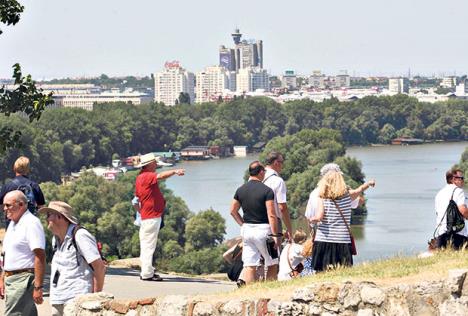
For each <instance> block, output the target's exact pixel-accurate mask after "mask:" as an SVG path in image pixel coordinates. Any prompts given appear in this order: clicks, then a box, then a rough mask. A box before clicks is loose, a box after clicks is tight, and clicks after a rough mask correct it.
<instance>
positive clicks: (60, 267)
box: [50, 224, 101, 304]
mask: <svg viewBox="0 0 468 316" xmlns="http://www.w3.org/2000/svg"><path fill="white" fill-rule="evenodd" d="M74 227H75V225H74V224H70V225H69V226H68V230H67V235H66V236H65V239H64V241H63V243H62V244H60V245H57V250H56V252H55V254H54V257H53V258H52V265H51V273H50V275H51V276H50V280H51V283H50V302H51V304H65V303H66V302H68V301H69V300H71V299H73V298H74V297H76V296H77V295H81V294H86V293H91V292H92V291H93V270H92V269H91V267H90V264H91V263H92V262H94V261H96V260H97V259H100V258H101V255H100V254H99V250H98V248H97V243H96V239H94V237H93V236H92V235H91V233H90V232H88V231H87V230H86V229H78V230H77V231H76V235H75V241H76V245H77V247H78V250H77V249H75V247H74V245H73V242H72V235H73V228H74ZM77 251H78V253H77ZM57 273H58V279H57V282H56V283H54V277H55V276H56V274H57ZM55 278H57V277H55Z"/></svg>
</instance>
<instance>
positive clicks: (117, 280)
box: [0, 268, 236, 316]
mask: <svg viewBox="0 0 468 316" xmlns="http://www.w3.org/2000/svg"><path fill="white" fill-rule="evenodd" d="M161 276H162V277H163V278H164V281H163V282H145V281H141V280H140V278H139V274H138V271H137V270H131V269H120V268H108V270H107V273H106V280H105V283H104V292H108V293H111V294H113V295H114V296H115V298H116V299H136V298H145V297H154V296H159V295H173V294H179V295H196V294H210V293H219V292H224V291H226V292H227V291H231V290H233V289H235V288H236V287H235V283H233V282H226V281H217V280H205V279H197V278H186V277H181V276H175V275H164V274H161ZM46 278H47V279H46V280H45V285H47V288H46V289H45V292H44V296H45V301H44V303H43V304H42V305H39V306H38V309H39V315H40V316H46V315H50V305H49V298H48V296H49V291H48V284H49V278H48V276H47V277H46ZM3 311H4V301H0V315H2V314H3Z"/></svg>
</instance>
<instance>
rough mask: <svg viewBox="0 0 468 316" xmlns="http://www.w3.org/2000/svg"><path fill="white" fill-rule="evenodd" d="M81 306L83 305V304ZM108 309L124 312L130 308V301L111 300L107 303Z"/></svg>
mask: <svg viewBox="0 0 468 316" xmlns="http://www.w3.org/2000/svg"><path fill="white" fill-rule="evenodd" d="M81 306H82V307H83V304H82V305H81ZM109 309H111V310H113V311H114V312H116V313H119V314H126V313H127V312H128V310H129V309H130V302H128V301H127V302H126V301H117V300H113V301H111V302H110V304H109Z"/></svg>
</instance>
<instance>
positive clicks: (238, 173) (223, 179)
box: [166, 142, 468, 262]
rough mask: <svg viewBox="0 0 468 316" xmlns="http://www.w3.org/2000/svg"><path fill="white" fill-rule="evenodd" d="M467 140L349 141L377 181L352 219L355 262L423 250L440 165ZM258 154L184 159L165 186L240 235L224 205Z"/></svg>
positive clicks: (454, 158)
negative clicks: (359, 220)
mask: <svg viewBox="0 0 468 316" xmlns="http://www.w3.org/2000/svg"><path fill="white" fill-rule="evenodd" d="M467 146H468V142H460V143H437V144H425V145H414V146H380V147H350V148H348V150H347V155H349V156H351V157H355V158H357V159H359V160H360V161H361V162H362V169H363V171H364V173H365V174H366V177H367V178H368V179H370V178H374V179H376V182H377V185H376V187H375V188H373V189H369V190H368V191H367V192H366V197H367V199H368V200H367V208H368V215H367V216H366V217H365V218H364V223H363V225H354V226H353V232H354V234H355V237H356V239H357V240H356V242H357V248H358V254H359V255H358V256H357V257H355V260H356V262H362V261H366V260H373V259H378V258H384V257H388V256H393V255H396V254H401V255H409V254H415V253H418V252H421V251H423V250H425V249H426V248H427V247H426V245H427V240H428V239H430V237H431V235H432V233H433V230H434V227H435V211H434V206H433V204H434V196H435V194H436V193H437V191H438V190H439V189H440V188H441V187H442V186H444V184H445V171H446V170H448V169H449V168H450V167H451V166H452V165H453V164H455V163H457V162H458V161H459V160H460V156H461V153H462V152H463V150H464V149H465V147H467ZM256 158H257V156H255V155H249V156H247V157H244V158H227V159H215V160H210V161H187V162H182V163H180V164H179V165H178V167H180V168H185V169H186V175H185V176H184V177H180V178H179V177H176V178H171V179H169V180H168V181H166V184H167V187H168V188H170V189H171V190H173V191H174V193H175V194H176V195H178V196H180V197H181V198H182V199H184V200H185V202H186V203H187V205H188V207H189V208H190V210H191V211H194V212H198V211H200V210H205V209H208V208H210V207H212V208H213V209H214V210H216V211H218V212H220V213H221V214H222V216H223V217H224V218H225V219H226V226H227V229H226V237H227V238H231V237H234V236H237V235H239V227H238V225H237V224H236V223H235V222H234V220H233V219H232V218H231V216H230V215H229V206H230V202H231V200H232V197H233V195H234V192H235V190H236V188H237V187H239V186H240V185H241V184H242V183H243V175H244V172H245V170H246V169H247V166H248V164H249V162H251V161H253V160H255V159H256Z"/></svg>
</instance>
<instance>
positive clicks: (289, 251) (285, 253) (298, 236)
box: [278, 230, 307, 281]
mask: <svg viewBox="0 0 468 316" xmlns="http://www.w3.org/2000/svg"><path fill="white" fill-rule="evenodd" d="M306 239H307V234H306V233H305V232H304V231H303V230H297V231H296V232H295V233H294V236H293V241H294V242H293V243H290V244H287V245H286V246H285V247H284V248H283V250H282V251H281V256H280V263H279V272H278V280H279V281H284V280H290V279H292V278H293V277H296V276H297V275H299V274H300V272H301V271H302V268H303V267H304V266H303V265H302V262H303V260H304V258H305V256H304V253H303V251H304V243H305V242H306Z"/></svg>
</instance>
